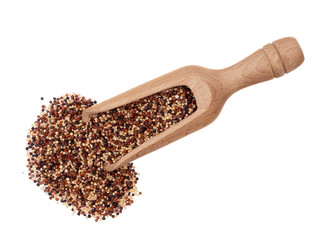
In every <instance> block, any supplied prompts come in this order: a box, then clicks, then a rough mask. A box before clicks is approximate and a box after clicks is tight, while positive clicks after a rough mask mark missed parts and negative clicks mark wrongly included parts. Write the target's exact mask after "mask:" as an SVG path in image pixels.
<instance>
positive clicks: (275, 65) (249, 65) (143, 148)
mask: <svg viewBox="0 0 320 240" xmlns="http://www.w3.org/2000/svg"><path fill="white" fill-rule="evenodd" d="M303 61H304V56H303V53H302V50H301V48H300V46H299V44H298V42H297V41H296V39H295V38H292V37H287V38H282V39H279V40H277V41H275V42H273V43H271V44H267V45H265V46H264V47H263V48H262V49H259V50H258V51H256V52H254V53H253V54H252V55H250V56H249V57H247V58H245V59H244V60H242V61H241V62H239V63H237V64H235V65H233V66H231V67H228V68H225V69H221V70H212V69H208V68H204V67H200V66H186V67H183V68H180V69H177V70H175V71H173V72H170V73H167V74H165V75H163V76H161V77H158V78H156V79H154V80H151V81H149V82H146V83H144V84H142V85H140V86H138V87H135V88H133V89H131V90H129V91H127V92H124V93H122V94H120V95H118V96H115V97H113V98H111V99H109V100H106V101H104V102H102V103H99V104H97V105H94V106H92V107H90V108H88V109H86V110H84V111H83V113H82V117H83V121H85V122H86V121H88V120H89V118H90V117H91V116H92V115H94V114H96V113H100V112H106V111H107V110H111V109H114V108H117V107H120V106H123V105H125V104H128V103H131V102H133V101H136V100H139V99H141V98H144V97H147V96H150V95H152V94H155V93H158V92H161V91H164V90H166V89H169V88H172V87H176V86H182V85H185V86H187V87H189V88H190V89H191V91H192V92H193V94H194V97H195V99H196V104H197V110H196V111H195V112H194V113H193V114H191V115H190V116H188V117H187V118H185V119H184V120H182V121H180V122H179V123H176V124H174V125H172V126H171V127H170V128H168V129H167V130H165V131H164V132H162V133H160V134H158V135H156V136H154V137H152V138H151V139H150V140H148V141H146V142H144V143H143V144H141V145H140V146H138V147H137V148H135V149H134V150H132V151H131V152H129V153H128V154H126V155H125V156H124V157H122V158H121V159H119V160H118V161H117V162H116V163H114V164H108V165H106V170H107V171H113V170H115V169H117V168H118V167H120V166H123V165H125V164H128V163H129V162H131V161H133V160H135V159H137V158H139V157H142V156H144V155H146V154H148V153H150V152H152V151H155V150H157V149H159V148H161V147H163V146H165V145H167V144H169V143H172V142H174V141H176V140H178V139H180V138H182V137H184V136H186V135H188V134H190V133H192V132H194V131H197V130H199V129H200V128H203V127H205V126H207V125H208V124H209V123H211V122H213V121H214V120H215V119H216V118H217V116H218V115H219V113H220V111H221V109H222V107H223V105H224V103H225V102H226V100H227V99H228V98H229V97H230V96H231V95H232V94H233V93H235V92H236V91H238V90H240V89H242V88H245V87H248V86H251V85H253V84H256V83H260V82H263V81H267V80H270V79H273V78H275V77H276V78H278V77H281V76H283V75H284V74H285V73H289V72H291V71H292V70H294V69H296V68H297V67H298V66H300V65H301V64H302V62H303Z"/></svg>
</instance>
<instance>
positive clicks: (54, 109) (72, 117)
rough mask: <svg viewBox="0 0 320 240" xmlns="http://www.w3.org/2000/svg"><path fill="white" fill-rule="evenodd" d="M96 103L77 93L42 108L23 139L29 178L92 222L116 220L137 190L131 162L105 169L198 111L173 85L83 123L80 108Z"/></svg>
mask: <svg viewBox="0 0 320 240" xmlns="http://www.w3.org/2000/svg"><path fill="white" fill-rule="evenodd" d="M94 104H96V101H92V100H91V99H90V98H89V99H86V98H85V97H81V96H80V95H78V94H71V95H70V94H66V95H64V96H62V97H59V98H54V99H53V100H52V101H50V102H49V105H48V106H47V107H46V106H44V105H43V106H42V110H41V113H40V115H38V116H37V120H36V121H35V122H34V124H33V125H32V128H31V129H30V131H29V134H28V136H27V147H26V150H27V155H28V165H27V167H28V169H29V178H30V179H31V180H33V181H34V183H36V184H37V185H38V186H40V185H41V186H42V189H43V190H44V191H45V192H46V193H47V194H48V195H49V199H55V200H56V201H60V202H62V203H63V204H65V205H66V206H67V207H71V210H72V211H73V212H75V213H77V214H78V215H84V216H86V217H88V218H91V217H93V218H94V219H95V220H96V221H98V220H105V219H106V217H108V216H110V217H116V216H117V215H119V214H120V213H121V212H122V210H123V209H124V208H126V206H129V205H131V204H132V203H133V197H134V196H135V195H139V194H141V192H139V191H138V189H137V186H136V184H137V181H138V180H139V178H138V175H139V174H138V173H137V172H136V171H135V168H134V166H133V164H132V163H130V164H128V165H126V166H123V167H121V168H119V169H117V170H114V171H112V172H107V171H105V169H104V166H105V164H106V163H114V162H116V161H117V160H118V159H119V158H121V157H122V156H124V155H125V154H127V153H128V152H129V151H131V150H133V149H134V148H136V147H138V146H139V145H141V144H142V143H143V142H145V141H147V140H148V139H150V138H151V137H153V136H155V135H157V134H159V133H161V132H162V131H164V130H165V129H167V128H169V127H170V126H171V125H173V124H175V123H177V122H179V121H181V120H183V119H184V118H185V117H187V116H188V115H190V114H192V113H193V112H194V111H195V110H196V102H195V99H194V97H193V95H192V92H191V90H190V89H189V88H187V87H185V86H180V87H175V88H172V89H168V90H166V91H163V92H160V93H156V94H154V95H151V96H149V97H146V98H143V99H140V100H138V101H135V102H132V103H129V104H127V105H124V106H121V107H118V108H116V109H113V110H110V111H107V112H105V113H99V114H97V115H95V116H94V117H92V118H91V119H90V120H89V121H88V122H87V123H83V122H82V117H81V113H82V111H83V110H84V109H86V108H89V107H91V106H93V105H94Z"/></svg>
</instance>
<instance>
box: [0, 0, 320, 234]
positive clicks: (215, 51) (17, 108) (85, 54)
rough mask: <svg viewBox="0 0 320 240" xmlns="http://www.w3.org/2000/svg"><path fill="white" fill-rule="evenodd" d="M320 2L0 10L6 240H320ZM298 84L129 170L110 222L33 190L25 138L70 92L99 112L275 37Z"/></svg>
mask: <svg viewBox="0 0 320 240" xmlns="http://www.w3.org/2000/svg"><path fill="white" fill-rule="evenodd" d="M317 2H318V1H306V0H305V1H294V0H290V1H279V0H276V1H273V0H269V1H245V0H241V1H186V0H185V1H164V0H162V1H150V0H149V1H138V0H135V1H80V0H77V1H68V0H63V1H59V0H56V1H44V0H41V1H32V0H29V1H15V0H7V1H6V0H2V1H0V81H1V95H0V97H1V110H2V111H1V112H2V113H1V125H0V126H1V144H0V146H1V153H2V156H1V168H0V184H1V185H0V186H1V187H0V189H1V193H0V196H1V197H0V202H1V212H0V214H1V220H0V221H1V224H0V229H1V231H0V238H1V239H33V240H36V239H55V240H57V239H219V240H220V239H221V240H222V239H245V240H251V239H254V240H257V239H273V240H274V239H279V240H280V239H281V240H283V239H290V240H294V239H309V240H311V239H317V240H319V239H320V151H319V141H320V137H319V136H320V127H319V124H320V112H319V110H320V107H319V104H320V94H319V90H320V89H319V88H320V79H319V56H320V47H319V42H320V34H319V23H320V15H319V7H317ZM287 36H293V37H296V38H297V40H298V41H299V43H300V45H301V47H302V49H303V51H304V54H305V59H306V60H305V62H304V63H303V65H302V66H301V67H299V68H298V69H297V70H295V71H294V72H292V73H290V74H288V75H286V76H283V77H282V78H280V79H276V80H273V81H270V82H266V83H262V84H259V85H256V86H252V87H250V88H247V89H244V90H241V91H240V92H238V93H236V94H235V95H233V96H232V97H231V98H230V99H229V101H228V102H227V103H226V105H225V107H224V109H223V111H222V113H221V115H220V116H219V117H218V119H217V120H216V121H215V122H214V123H213V124H211V125H210V126H208V127H206V128H205V129H203V130H200V131H198V132H196V133H194V134H192V135H190V136H188V137H186V138H184V139H181V140H180V141H178V142H175V143H173V144H171V145H169V146H167V147H165V148H163V149H160V150H158V151H156V152H154V153H151V154H149V155H147V156H145V157H143V158H141V159H139V160H137V161H136V162H135V163H136V168H137V170H138V171H139V172H140V173H141V176H140V181H139V184H138V187H139V189H140V190H141V191H142V192H143V194H142V195H141V196H140V197H137V198H136V201H135V203H134V204H133V205H132V206H131V207H129V208H128V209H127V210H126V211H124V213H123V214H121V215H120V216H119V217H118V218H116V219H109V218H108V219H107V220H106V221H101V222H98V223H95V222H94V221H93V220H92V219H85V218H84V217H78V216H76V215H75V216H72V214H71V211H70V210H69V209H66V208H65V207H63V206H62V205H57V204H56V203H55V202H54V201H49V200H48V197H47V196H46V195H45V194H44V193H43V192H42V191H41V190H40V189H39V188H37V187H36V186H35V184H33V183H32V182H31V181H30V180H28V176H27V173H28V172H27V168H26V163H27V160H26V156H25V150H24V148H25V144H26V142H25V139H26V135H27V130H28V128H29V127H30V126H31V124H32V122H33V121H34V120H35V119H36V115H37V114H38V113H39V111H40V108H41V107H40V106H41V105H42V104H43V102H42V101H40V97H44V98H45V101H44V102H45V103H47V102H48V101H49V99H50V98H53V97H55V96H61V95H63V94H65V93H72V92H76V93H81V94H82V95H85V96H87V97H92V98H93V99H96V100H97V101H98V102H100V101H103V100H105V99H108V98H110V97H112V96H114V95H116V94H119V93H121V92H123V91H125V90H128V89H130V88H132V87H134V86H137V85H139V84H142V83H144V82H146V81H148V80H151V79H153V78H155V77H158V76H160V75H162V74H164V73H167V72H169V71H172V70H174V69H176V68H179V67H182V66H184V65H190V64H196V65H201V66H204V67H209V68H216V69H219V68H224V67H227V66H230V65H232V64H234V63H236V62H237V61H240V60H241V59H243V58H244V57H246V56H248V55H249V54H251V53H252V52H254V51H255V50H257V49H258V48H260V47H262V46H263V45H265V44H267V43H269V42H272V41H274V40H276V39H278V38H282V37H287Z"/></svg>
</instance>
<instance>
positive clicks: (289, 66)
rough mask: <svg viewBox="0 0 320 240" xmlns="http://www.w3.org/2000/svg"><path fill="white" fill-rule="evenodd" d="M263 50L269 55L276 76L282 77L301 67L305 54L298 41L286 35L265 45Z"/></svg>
mask: <svg viewBox="0 0 320 240" xmlns="http://www.w3.org/2000/svg"><path fill="white" fill-rule="evenodd" d="M262 50H263V51H264V53H265V55H266V56H267V57H268V59H269V62H270V65H271V68H272V71H273V75H274V77H281V76H282V75H283V74H285V73H289V72H291V71H293V70H294V69H296V68H297V67H299V66H300V65H301V64H302V63H303V61H304V55H303V52H302V49H301V47H300V45H299V43H298V41H297V40H296V39H295V38H293V37H286V38H282V39H279V40H277V41H274V42H273V43H272V44H267V45H265V46H264V47H263V48H262Z"/></svg>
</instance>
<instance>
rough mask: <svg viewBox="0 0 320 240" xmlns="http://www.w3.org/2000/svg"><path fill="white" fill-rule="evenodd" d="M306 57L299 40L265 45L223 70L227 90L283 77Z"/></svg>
mask: <svg viewBox="0 0 320 240" xmlns="http://www.w3.org/2000/svg"><path fill="white" fill-rule="evenodd" d="M303 61H304V55H303V52H302V50H301V47H300V45H299V43H298V42H297V40H296V39H295V38H293V37H286V38H282V39H279V40H277V41H274V42H273V43H269V44H267V45H265V46H264V47H263V48H262V49H259V50H258V51H256V52H254V53H253V54H251V55H250V56H249V57H247V58H245V59H243V60H242V61H241V62H239V63H237V64H235V65H233V66H231V67H228V68H225V69H223V70H221V73H222V74H223V79H224V85H225V89H228V91H229V93H230V94H232V93H234V92H236V91H238V90H240V89H242V88H245V87H248V86H251V85H253V84H256V83H260V82H264V81H267V80H270V79H273V78H278V77H281V76H283V75H284V74H285V73H289V72H291V71H293V70H294V69H296V68H297V67H299V66H300V65H301V64H302V63H303Z"/></svg>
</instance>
